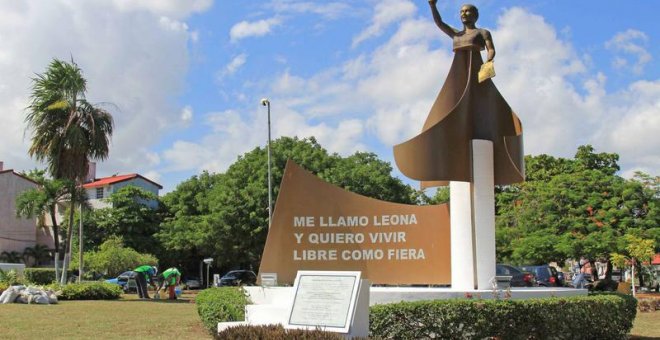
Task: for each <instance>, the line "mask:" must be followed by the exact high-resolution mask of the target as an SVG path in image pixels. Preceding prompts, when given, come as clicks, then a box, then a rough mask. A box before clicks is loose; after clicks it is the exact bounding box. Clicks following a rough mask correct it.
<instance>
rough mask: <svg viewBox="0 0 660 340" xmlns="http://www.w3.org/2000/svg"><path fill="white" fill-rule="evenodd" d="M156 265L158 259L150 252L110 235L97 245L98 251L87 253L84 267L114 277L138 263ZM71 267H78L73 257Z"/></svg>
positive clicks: (119, 237)
mask: <svg viewBox="0 0 660 340" xmlns="http://www.w3.org/2000/svg"><path fill="white" fill-rule="evenodd" d="M145 264H146V265H151V266H155V265H158V260H157V259H156V257H155V256H153V255H151V254H143V253H139V252H137V251H135V249H132V248H129V247H126V246H124V240H123V238H122V237H121V236H110V237H108V239H107V240H106V241H105V242H103V244H101V246H99V249H98V251H94V252H90V253H89V254H87V257H86V260H85V267H86V268H88V269H89V270H91V271H95V272H97V273H102V274H104V275H106V276H108V277H115V276H117V275H119V274H121V273H122V272H124V271H127V270H132V269H134V268H136V267H138V266H140V265H145ZM71 268H78V261H77V259H76V258H75V257H74V259H73V260H72V262H71Z"/></svg>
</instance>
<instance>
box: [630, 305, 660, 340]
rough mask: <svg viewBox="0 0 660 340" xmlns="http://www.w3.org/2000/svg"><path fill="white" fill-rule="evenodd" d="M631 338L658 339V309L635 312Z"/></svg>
mask: <svg viewBox="0 0 660 340" xmlns="http://www.w3.org/2000/svg"><path fill="white" fill-rule="evenodd" d="M630 333H631V335H632V336H631V339H660V311H656V312H648V313H640V312H639V311H638V312H637V317H636V318H635V323H634V324H633V329H632V331H631V332H630Z"/></svg>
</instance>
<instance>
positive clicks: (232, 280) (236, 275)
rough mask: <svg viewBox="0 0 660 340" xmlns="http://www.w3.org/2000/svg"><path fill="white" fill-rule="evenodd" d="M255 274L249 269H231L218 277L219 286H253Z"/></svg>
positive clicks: (255, 278) (255, 281)
mask: <svg viewBox="0 0 660 340" xmlns="http://www.w3.org/2000/svg"><path fill="white" fill-rule="evenodd" d="M256 283H257V275H256V274H255V273H254V272H253V271H251V270H232V271H230V272H228V273H227V274H225V275H224V276H223V277H221V278H220V286H253V285H255V284H256Z"/></svg>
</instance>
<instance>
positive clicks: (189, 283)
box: [181, 276, 202, 289]
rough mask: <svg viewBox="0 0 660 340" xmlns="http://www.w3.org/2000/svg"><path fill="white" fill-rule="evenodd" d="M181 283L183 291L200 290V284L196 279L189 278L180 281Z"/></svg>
mask: <svg viewBox="0 0 660 340" xmlns="http://www.w3.org/2000/svg"><path fill="white" fill-rule="evenodd" d="M181 282H182V283H183V288H185V289H200V288H202V283H201V281H200V280H199V278H198V277H194V276H189V277H186V278H185V279H183V280H181Z"/></svg>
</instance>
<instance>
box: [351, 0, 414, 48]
mask: <svg viewBox="0 0 660 340" xmlns="http://www.w3.org/2000/svg"><path fill="white" fill-rule="evenodd" d="M416 10H417V8H416V7H415V5H414V4H413V3H412V2H410V1H408V0H383V1H379V2H378V3H377V4H376V8H375V9H374V15H373V17H372V18H371V25H369V27H367V28H365V29H364V30H363V31H362V32H360V33H359V34H358V35H357V36H355V37H354V38H353V47H355V46H357V45H359V44H360V43H361V42H363V41H365V40H367V39H369V38H373V37H377V36H379V35H381V34H382V33H383V30H385V29H386V28H387V27H388V26H389V25H391V24H393V23H395V22H397V21H400V20H402V19H406V18H409V17H411V16H412V15H413V14H415V11H416Z"/></svg>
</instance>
